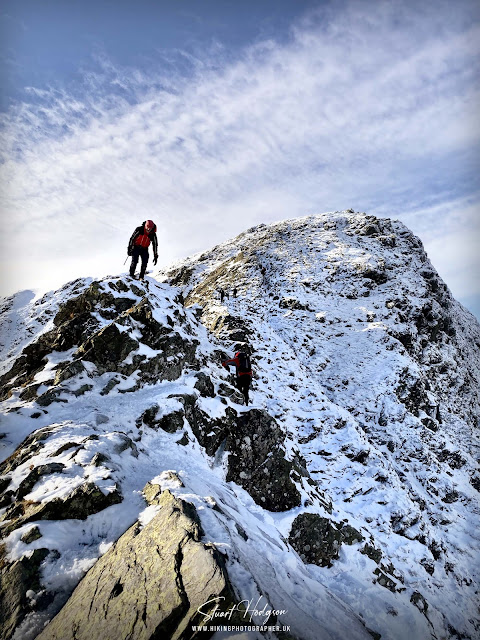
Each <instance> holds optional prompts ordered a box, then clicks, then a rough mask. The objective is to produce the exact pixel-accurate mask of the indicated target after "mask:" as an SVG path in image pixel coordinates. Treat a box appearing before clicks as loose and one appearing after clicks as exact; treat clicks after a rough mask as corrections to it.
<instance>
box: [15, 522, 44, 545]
mask: <svg viewBox="0 0 480 640" xmlns="http://www.w3.org/2000/svg"><path fill="white" fill-rule="evenodd" d="M41 537H42V534H41V533H40V529H39V528H38V527H37V526H34V527H31V528H30V529H29V530H28V531H26V532H25V533H24V534H23V536H22V537H21V538H20V540H21V541H22V542H24V543H25V544H30V543H32V542H35V540H38V539H39V538H41Z"/></svg>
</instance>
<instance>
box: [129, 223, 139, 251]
mask: <svg viewBox="0 0 480 640" xmlns="http://www.w3.org/2000/svg"><path fill="white" fill-rule="evenodd" d="M140 231H141V227H137V228H136V229H135V231H134V232H133V233H132V237H131V238H130V240H129V243H128V249H127V253H128V255H129V256H131V255H132V251H133V244H134V242H135V240H136V239H137V238H138V236H139V235H140Z"/></svg>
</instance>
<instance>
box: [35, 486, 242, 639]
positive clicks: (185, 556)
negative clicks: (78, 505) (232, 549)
mask: <svg viewBox="0 0 480 640" xmlns="http://www.w3.org/2000/svg"><path fill="white" fill-rule="evenodd" d="M152 503H153V504H158V506H159V507H160V510H159V512H158V514H157V515H156V516H155V517H154V518H153V519H152V520H151V521H150V522H149V523H148V524H146V525H145V526H144V527H143V528H141V526H140V524H139V523H136V524H134V525H133V526H132V527H130V529H128V530H127V531H126V532H125V533H124V534H123V536H122V537H121V538H120V539H119V540H118V541H117V542H116V543H115V544H114V545H113V547H112V548H111V549H109V551H107V553H106V554H105V555H103V556H102V557H101V558H100V559H99V560H98V561H97V562H96V564H95V565H94V566H93V568H92V569H91V570H90V571H89V572H88V573H87V575H86V576H85V577H84V578H83V580H82V581H81V582H80V584H79V585H78V586H77V588H76V589H75V591H74V592H73V595H72V596H71V598H70V599H69V600H68V602H67V603H66V605H65V606H64V607H63V609H62V610H61V611H60V613H59V614H58V615H57V616H56V617H55V618H54V619H53V620H52V621H51V622H50V624H49V625H48V626H47V627H45V629H44V630H43V631H42V633H40V635H39V636H37V638H38V640H92V638H102V640H127V638H128V639H131V638H135V640H154V639H159V638H170V639H171V640H174V639H179V638H194V637H199V636H200V634H197V633H196V632H193V631H192V625H196V624H199V623H201V622H202V621H203V619H204V618H203V616H202V615H200V614H199V613H198V611H197V609H198V608H199V607H201V605H204V603H206V602H208V601H210V600H212V599H218V598H221V599H222V601H221V602H222V604H221V606H222V609H223V608H225V609H227V608H228V607H231V606H233V605H234V604H235V598H234V595H233V591H232V587H231V585H230V582H229V579H228V576H227V573H226V570H225V564H224V561H223V557H222V556H221V554H220V553H219V552H218V551H217V550H216V549H215V547H213V546H212V545H208V544H203V543H202V542H200V538H201V536H202V535H203V532H202V529H201V526H200V522H199V519H198V516H197V514H196V511H195V508H194V507H193V506H192V505H191V504H189V503H188V502H185V501H183V500H180V499H177V498H175V497H174V496H173V495H172V494H171V493H170V492H169V491H164V492H163V493H160V494H158V492H157V494H155V495H153V496H152ZM202 609H203V611H211V610H212V605H204V606H203V607H202Z"/></svg>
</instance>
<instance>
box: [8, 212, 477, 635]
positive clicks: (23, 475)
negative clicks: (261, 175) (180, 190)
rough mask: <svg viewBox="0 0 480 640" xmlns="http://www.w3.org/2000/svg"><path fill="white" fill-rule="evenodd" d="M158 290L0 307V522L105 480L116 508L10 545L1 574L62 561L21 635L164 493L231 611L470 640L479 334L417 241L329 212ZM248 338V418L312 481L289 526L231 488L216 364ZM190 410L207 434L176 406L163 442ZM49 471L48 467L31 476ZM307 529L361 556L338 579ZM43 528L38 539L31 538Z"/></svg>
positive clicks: (263, 236)
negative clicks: (303, 522) (34, 556)
mask: <svg viewBox="0 0 480 640" xmlns="http://www.w3.org/2000/svg"><path fill="white" fill-rule="evenodd" d="M158 277H159V279H163V280H165V281H167V280H168V283H167V282H164V283H159V282H158V281H155V280H154V279H153V278H149V279H148V281H149V282H148V288H147V287H146V286H145V285H140V284H139V283H133V282H132V281H131V280H130V279H129V278H126V277H124V278H105V279H104V280H102V281H100V282H93V281H92V280H80V281H76V282H74V283H70V284H68V285H66V286H65V287H64V288H63V289H61V290H59V291H57V292H53V293H50V294H47V295H46V296H44V297H43V298H42V299H40V300H35V299H33V295H32V294H30V293H28V292H23V293H21V294H17V295H16V296H13V297H12V298H10V299H7V300H6V301H4V303H3V305H2V310H1V313H2V337H1V340H0V343H1V348H2V351H1V353H2V363H3V367H2V370H1V372H0V375H3V376H4V377H3V378H2V386H3V387H4V393H3V396H2V397H3V401H2V412H3V414H2V418H1V424H0V432H2V434H4V435H3V437H2V439H1V440H0V446H2V459H4V460H5V459H7V463H8V456H10V455H11V454H14V456H15V457H14V458H13V460H14V464H13V463H12V462H10V463H8V464H7V466H6V467H4V469H3V471H2V478H1V479H0V480H1V481H2V482H3V483H8V484H5V486H3V484H2V489H3V492H4V495H6V496H7V497H6V499H5V502H4V503H2V504H4V507H3V509H2V513H3V514H4V517H5V516H8V517H7V519H6V520H5V521H4V523H6V526H7V527H9V523H12V522H15V519H14V517H13V516H12V512H11V511H9V509H11V508H12V507H11V505H10V503H9V499H14V498H15V496H16V499H19V496H20V495H22V499H23V500H24V501H27V502H28V501H30V502H32V503H34V504H47V505H48V504H49V503H50V502H52V501H53V502H55V500H56V499H58V500H65V501H66V502H68V500H69V496H71V495H72V492H75V490H78V489H79V488H81V487H82V486H84V485H85V483H93V484H95V486H96V487H98V489H99V490H100V491H101V492H102V494H103V495H104V496H105V500H106V501H107V502H108V501H110V503H109V506H106V507H104V506H103V505H102V507H103V508H100V509H99V510H97V511H95V510H94V511H95V512H92V513H89V514H88V517H86V519H83V520H80V519H77V518H73V517H70V518H66V519H63V518H57V519H52V518H50V519H49V518H42V519H38V520H35V519H29V520H28V522H25V523H24V524H22V523H21V522H22V521H21V520H18V522H17V524H19V523H20V526H17V527H16V528H14V529H13V530H11V531H10V530H9V529H8V528H7V529H5V530H4V531H5V532H6V535H5V542H6V554H7V555H6V558H7V561H8V562H12V561H13V560H15V559H18V558H21V557H22V556H24V554H27V555H28V554H31V551H32V550H34V549H44V548H47V549H49V550H50V553H49V555H48V556H47V557H46V558H45V559H44V560H43V562H42V565H41V590H40V591H39V592H38V593H33V594H29V597H30V599H31V600H32V601H35V602H36V601H38V602H39V603H40V602H42V601H43V604H38V606H37V605H32V606H31V608H30V610H29V612H27V614H26V616H25V618H24V619H23V621H22V622H21V624H20V625H19V626H18V628H17V630H16V632H15V634H14V636H13V637H15V638H22V639H23V638H34V637H35V636H36V635H37V633H38V632H39V631H40V630H41V628H42V625H43V624H44V623H45V622H46V621H47V620H48V619H50V618H51V617H52V615H54V613H56V611H58V609H59V608H60V607H61V606H62V604H63V603H64V601H65V600H66V599H67V598H68V596H69V593H70V592H71V590H72V589H73V587H74V586H75V584H76V583H77V582H78V580H79V579H80V578H81V577H82V575H83V574H84V572H85V571H86V570H88V568H89V567H90V566H92V564H93V563H94V562H95V560H96V559H97V558H98V557H99V556H100V555H102V554H103V553H105V551H106V550H107V549H108V548H109V547H110V546H111V544H112V543H113V542H114V541H115V540H117V539H118V537H119V536H120V535H121V534H122V533H123V532H124V531H125V530H126V529H127V527H129V526H130V525H131V524H132V523H133V522H135V521H136V520H137V519H140V521H143V522H145V521H146V520H148V518H149V517H151V515H152V513H151V510H152V508H151V507H147V508H146V504H145V502H144V500H143V497H142V495H141V491H142V488H143V487H144V486H145V484H146V483H147V482H148V481H152V480H155V479H156V481H157V482H159V483H160V484H161V485H162V487H163V488H168V489H170V490H171V491H172V492H173V493H174V494H175V495H177V496H181V497H183V498H184V499H186V500H188V501H189V502H191V503H192V504H194V505H195V507H196V508H197V511H198V514H199V516H200V518H201V522H202V526H203V529H204V532H205V541H206V542H212V543H213V544H215V546H216V547H217V548H218V549H219V550H220V551H221V552H222V553H224V554H225V558H226V563H227V569H228V573H229V576H230V579H231V581H232V583H233V586H234V588H235V590H236V592H237V595H238V596H239V598H241V599H245V600H248V601H252V602H253V603H256V602H257V601H258V600H259V599H260V602H261V604H262V606H263V604H264V603H268V607H267V609H268V608H273V609H277V610H285V611H286V613H285V614H282V615H281V616H280V618H279V620H280V623H282V624H285V625H288V626H290V634H291V635H292V636H293V637H295V638H301V639H302V640H303V639H304V640H310V639H311V640H317V639H322V638H338V639H340V638H342V639H343V638H347V637H348V638H371V637H372V635H371V633H370V632H369V631H368V630H367V629H370V630H372V633H373V632H375V633H380V634H381V637H382V638H391V639H398V640H403V639H404V638H407V637H408V638H412V639H414V638H418V639H419V640H420V639H422V640H423V639H424V638H440V637H445V638H450V637H451V638H454V637H458V636H460V637H462V635H461V634H463V637H470V638H475V637H476V634H477V633H478V626H477V622H476V620H477V619H478V610H477V604H476V598H477V595H476V592H477V590H478V562H477V561H478V557H479V553H478V552H479V537H478V526H477V525H478V489H479V485H480V482H479V479H478V478H479V477H478V474H476V472H475V465H476V463H477V461H478V424H477V422H476V420H477V416H478V413H479V412H478V382H479V377H480V376H479V358H478V355H479V345H480V328H479V325H478V323H477V322H476V321H475V320H474V319H473V317H472V316H471V315H470V314H469V313H468V312H467V311H465V310H464V309H463V308H462V307H461V306H460V305H459V304H458V303H457V302H455V301H454V300H453V299H452V297H451V295H450V294H449V292H448V291H447V290H446V288H445V287H444V285H443V283H441V281H440V279H439V278H438V276H437V274H436V273H435V271H434V269H433V268H432V266H431V265H430V263H429V262H428V259H427V258H426V256H425V254H424V252H423V249H422V247H421V243H420V242H419V241H418V239H416V238H415V237H414V236H412V234H411V233H410V232H409V231H408V230H406V229H405V228H404V227H403V226H402V225H401V224H400V223H396V222H389V221H377V220H374V219H371V218H368V217H365V216H364V215H362V214H354V213H352V212H343V213H335V214H325V215H322V216H313V217H309V218H304V219H297V220H294V221H286V222H284V223H280V224H277V225H271V226H268V227H267V226H264V225H262V226H260V227H256V228H254V229H251V230H249V231H247V232H245V233H244V234H242V235H241V236H239V237H238V238H235V239H234V240H232V241H231V242H227V243H225V244H223V245H220V246H218V247H216V248H215V249H213V250H212V251H210V252H207V253H205V254H202V255H201V256H196V257H194V258H192V259H189V260H186V261H184V262H182V263H179V264H178V265H175V266H174V268H172V270H170V271H169V272H168V273H162V274H159V276H158ZM234 285H236V286H237V287H238V297H237V298H236V299H233V298H232V297H231V290H232V288H233V286H234ZM220 286H222V287H223V288H224V289H226V290H229V291H230V297H229V298H228V299H226V300H225V301H224V303H223V304H220V302H219V300H218V294H217V289H218V287H220ZM180 293H182V294H183V296H184V297H185V298H186V301H185V306H184V305H183V304H182V297H181V296H179V294H180ZM195 305H197V306H195ZM198 305H200V307H201V308H202V311H201V309H200V307H199V306H198ZM200 316H201V320H202V322H203V323H204V324H205V325H206V327H207V328H205V326H203V324H202V322H200ZM215 334H216V335H215ZM239 344H246V345H247V347H248V348H250V349H251V351H252V354H253V355H252V358H253V362H254V365H255V380H254V383H253V393H252V395H253V410H255V409H262V410H264V411H266V412H267V413H268V414H269V415H270V416H272V417H273V418H274V419H275V420H276V423H277V424H278V425H279V427H280V429H281V431H282V432H283V436H282V437H284V439H285V442H284V445H282V446H284V447H285V451H286V454H285V455H286V459H287V460H295V459H297V458H298V459H303V460H304V461H305V464H306V467H307V471H306V473H307V475H308V478H307V479H308V480H310V482H311V484H309V482H306V481H305V478H304V479H303V480H295V485H296V487H297V490H298V492H299V495H300V500H299V506H297V507H293V508H290V509H288V510H278V511H275V512H274V511H268V510H266V509H265V508H263V507H262V506H261V504H259V502H261V500H258V499H257V500H255V499H254V497H252V495H250V494H249V493H248V492H247V491H246V490H245V488H243V487H242V486H240V484H241V479H240V478H239V479H238V481H233V480H230V481H228V482H227V481H226V477H227V474H228V468H229V456H230V457H231V456H232V455H233V452H232V451H230V452H229V451H228V450H224V447H225V440H223V442H221V443H220V439H218V440H216V436H214V435H213V434H214V433H215V432H216V431H217V430H219V432H220V433H223V432H222V429H223V428H224V427H223V426H222V425H226V424H227V423H228V422H229V420H231V417H229V416H231V415H233V414H231V413H229V412H230V411H233V412H234V415H236V416H238V417H241V416H242V415H245V416H246V415H249V412H250V410H251V409H252V407H248V408H247V407H245V406H243V405H242V404H241V403H240V402H241V401H240V399H239V398H238V396H237V395H236V394H235V393H233V389H231V387H230V386H229V384H228V380H229V378H228V374H227V372H226V371H225V370H224V369H223V368H222V367H221V366H220V362H221V359H222V357H224V355H226V354H231V353H232V350H233V349H234V348H235V347H236V346H237V345H239ZM72 362H73V365H72ZM200 374H204V376H207V377H208V379H209V380H210V382H211V383H212V385H213V393H211V394H210V393H208V392H204V390H203V386H204V385H203V384H199V383H200V382H201V381H202V380H204V378H202V377H201V375H200ZM186 397H188V398H192V397H193V398H194V402H195V403H196V407H197V408H198V410H199V411H200V412H201V413H202V415H204V416H205V420H206V423H205V434H204V435H202V434H200V436H199V432H198V427H197V426H196V425H195V424H193V423H192V421H191V419H190V418H189V414H187V413H186V412H185V415H183V418H182V419H181V425H180V426H178V425H177V424H176V423H175V425H174V428H170V426H171V424H169V426H168V430H165V428H159V426H158V423H159V421H161V420H163V419H166V420H167V421H168V420H170V418H172V416H176V415H181V414H182V410H183V409H184V408H185V406H186V405H185V402H186V401H185V398H186ZM152 407H156V409H155V412H156V413H155V420H156V421H157V422H156V423H155V421H154V422H151V421H149V420H148V419H147V418H145V415H146V414H145V412H147V413H148V411H150V410H151V409H152ZM142 417H143V418H142ZM172 420H173V418H172ZM209 424H211V426H209ZM169 431H170V432H169ZM207 432H208V433H207ZM29 434H33V435H32V437H36V436H35V434H37V435H38V434H41V437H42V438H43V439H42V440H41V442H40V440H39V442H40V445H39V446H38V442H37V443H36V444H35V442H33V444H32V441H31V440H28V441H27V442H25V441H24V439H25V438H27V437H28V436H29ZM22 441H24V443H23V445H22V447H21V448H20V449H17V447H18V445H20V443H21V442H22ZM241 446H243V447H245V446H248V443H243V444H241ZM207 450H208V453H207ZM19 451H20V453H19ZM272 453H273V452H272ZM253 455H254V454H253ZM10 460H12V459H11V458H10ZM55 464H56V465H63V466H52V465H55ZM302 464H303V463H302ZM48 465H50V466H48ZM39 468H42V469H45V468H47V470H48V473H47V472H45V473H43V471H42V474H40V472H38V474H37V475H38V477H37V476H35V477H34V478H33V480H32V479H31V478H32V475H31V474H32V473H33V472H35V470H37V469H39ZM32 469H33V472H32ZM171 472H174V473H171ZM315 483H317V485H316V484H315ZM22 488H24V489H22ZM27 490H28V493H24V492H25V491H27ZM19 491H20V493H19ZM8 492H12V493H11V497H10V498H9V495H7V494H8ZM117 495H120V496H121V502H118V500H117V498H116V496H117ZM330 503H331V508H330V507H329V504H330ZM330 511H331V513H330ZM303 513H310V514H317V515H318V516H321V517H322V518H328V519H330V520H331V521H332V522H333V523H335V524H336V525H339V526H340V523H342V522H343V523H344V524H348V525H350V526H351V527H354V528H355V530H356V534H357V535H358V536H359V537H361V538H362V540H361V541H359V540H358V539H355V536H354V539H353V542H352V543H351V544H349V543H343V544H342V545H341V547H340V550H339V557H338V558H336V559H334V560H333V561H332V562H331V566H316V565H314V564H308V563H307V562H304V561H303V560H302V558H301V555H300V552H297V551H296V550H295V549H294V548H293V547H292V544H291V543H290V542H291V541H289V535H290V531H291V528H292V525H293V523H294V521H295V520H296V518H297V516H299V515H300V514H303ZM8 514H10V515H8ZM15 517H17V516H15ZM23 517H24V516H23ZM8 518H10V519H8ZM34 527H38V529H39V532H40V534H41V536H42V537H40V538H38V539H35V540H33V541H29V542H25V541H22V537H24V539H25V534H28V533H29V532H31V531H32V529H33V528H34ZM260 608H261V607H260ZM264 620H265V616H263V617H262V616H257V617H256V619H254V621H255V622H257V623H259V624H261V623H262V622H263V621H264ZM238 636H239V637H240V634H238ZM221 637H229V638H231V637H233V636H232V635H231V634H230V635H227V636H222V634H221V633H217V634H216V635H215V638H216V640H219V638H221ZM242 637H249V638H257V637H258V638H260V637H267V638H272V639H273V638H275V637H277V636H276V634H274V633H272V632H266V633H264V634H263V635H261V634H260V633H259V632H251V633H247V634H243V635H242ZM278 637H279V638H280V637H281V636H280V635H278Z"/></svg>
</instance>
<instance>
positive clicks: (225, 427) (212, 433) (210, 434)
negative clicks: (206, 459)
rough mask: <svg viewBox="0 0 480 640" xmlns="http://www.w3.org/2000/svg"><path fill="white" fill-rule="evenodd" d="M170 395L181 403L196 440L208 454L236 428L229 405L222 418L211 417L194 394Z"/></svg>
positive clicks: (233, 413)
mask: <svg viewBox="0 0 480 640" xmlns="http://www.w3.org/2000/svg"><path fill="white" fill-rule="evenodd" d="M170 397H174V398H178V400H179V401H180V402H181V403H182V404H183V407H184V412H185V417H186V419H187V420H188V422H189V424H190V427H191V428H192V431H193V433H194V434H195V437H196V438H197V440H198V442H199V443H200V444H201V445H202V447H204V448H205V451H206V452H207V454H208V455H209V456H212V455H214V454H215V452H216V451H217V449H218V448H219V447H220V445H221V444H222V442H223V441H224V440H226V438H227V437H228V435H229V434H230V433H231V432H233V431H234V430H235V428H236V417H237V414H236V412H235V411H234V410H233V409H232V408H231V407H227V408H226V409H225V417H224V418H211V417H210V416H209V415H208V413H205V411H202V409H200V407H199V406H198V403H197V397H196V396H195V395H191V394H181V395H174V396H170Z"/></svg>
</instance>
